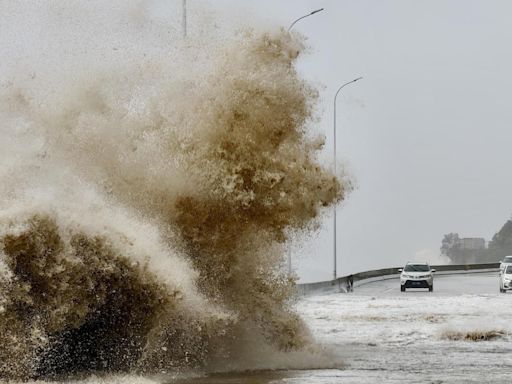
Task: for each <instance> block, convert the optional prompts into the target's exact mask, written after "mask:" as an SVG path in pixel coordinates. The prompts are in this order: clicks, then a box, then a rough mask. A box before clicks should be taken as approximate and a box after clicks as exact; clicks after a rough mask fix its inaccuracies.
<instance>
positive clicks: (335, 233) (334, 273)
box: [333, 77, 362, 280]
mask: <svg viewBox="0 0 512 384" xmlns="http://www.w3.org/2000/svg"><path fill="white" fill-rule="evenodd" d="M361 79H362V77H358V78H357V79H354V80H351V81H349V82H348V83H345V84H343V85H342V86H341V87H339V88H338V90H337V91H336V94H335V95H334V136H333V137H334V174H335V175H336V99H337V97H338V94H339V93H340V91H341V90H342V89H343V88H344V87H345V86H347V85H349V84H352V83H355V82H356V81H359V80H361ZM333 228H334V236H333V237H334V270H333V276H334V279H333V280H336V277H337V270H336V269H337V261H336V256H337V254H338V253H337V244H336V235H337V232H336V205H335V206H334V220H333Z"/></svg>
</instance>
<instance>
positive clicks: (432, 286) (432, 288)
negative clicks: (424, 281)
mask: <svg viewBox="0 0 512 384" xmlns="http://www.w3.org/2000/svg"><path fill="white" fill-rule="evenodd" d="M433 290H434V284H432V285H431V286H430V287H428V291H429V292H432V291H433Z"/></svg>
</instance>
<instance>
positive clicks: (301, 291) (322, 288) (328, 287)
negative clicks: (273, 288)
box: [297, 263, 500, 296]
mask: <svg viewBox="0 0 512 384" xmlns="http://www.w3.org/2000/svg"><path fill="white" fill-rule="evenodd" d="M499 265H500V263H485V264H461V265H432V266H431V267H432V268H433V269H435V270H436V274H438V275H449V274H456V273H481V272H493V271H498V268H499ZM399 268H402V267H396V268H383V269H375V270H373V271H366V272H359V273H354V274H353V275H352V281H353V287H358V286H361V285H363V284H368V283H371V282H372V281H378V280H385V279H395V278H398V277H399V276H400V273H399V272H398V269H399ZM348 278H349V276H343V277H338V278H337V279H336V280H330V281H320V282H317V283H306V284H297V294H298V295H299V296H307V295H312V294H322V293H332V292H346V291H347V281H348Z"/></svg>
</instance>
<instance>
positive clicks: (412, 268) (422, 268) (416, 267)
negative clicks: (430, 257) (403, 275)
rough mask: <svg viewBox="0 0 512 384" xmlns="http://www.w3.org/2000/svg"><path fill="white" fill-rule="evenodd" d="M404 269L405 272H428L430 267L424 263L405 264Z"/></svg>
mask: <svg viewBox="0 0 512 384" xmlns="http://www.w3.org/2000/svg"><path fill="white" fill-rule="evenodd" d="M404 271H406V272H428V271H430V267H429V266H428V265H425V264H407V265H406V266H405V269H404Z"/></svg>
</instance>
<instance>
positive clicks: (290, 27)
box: [287, 8, 324, 32]
mask: <svg viewBox="0 0 512 384" xmlns="http://www.w3.org/2000/svg"><path fill="white" fill-rule="evenodd" d="M323 10H324V9H323V8H320V9H317V10H315V11H313V12H311V13H308V14H307V15H304V16H302V17H299V18H298V19H297V20H295V21H294V22H293V23H291V24H290V26H289V27H288V30H287V32H290V30H291V29H292V28H293V26H294V25H295V23H297V21H299V20H302V19H304V18H306V17H308V16H311V15H314V14H315V13H318V12H321V11H323Z"/></svg>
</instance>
